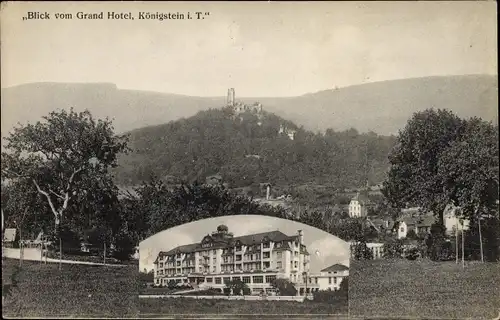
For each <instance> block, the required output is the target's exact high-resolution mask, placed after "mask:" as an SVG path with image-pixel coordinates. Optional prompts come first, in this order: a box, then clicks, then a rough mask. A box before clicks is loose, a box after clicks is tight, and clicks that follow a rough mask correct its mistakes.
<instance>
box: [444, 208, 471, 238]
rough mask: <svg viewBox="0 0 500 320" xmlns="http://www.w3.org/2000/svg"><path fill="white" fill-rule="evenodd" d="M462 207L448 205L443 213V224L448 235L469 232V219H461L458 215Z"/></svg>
mask: <svg viewBox="0 0 500 320" xmlns="http://www.w3.org/2000/svg"><path fill="white" fill-rule="evenodd" d="M459 212H460V207H456V206H453V205H448V206H446V208H445V209H444V212H443V223H444V227H445V228H446V233H447V234H448V235H451V234H454V233H455V232H456V231H457V230H458V231H459V232H460V231H462V230H468V229H469V224H470V221H469V220H468V219H460V217H459V215H458V213H459Z"/></svg>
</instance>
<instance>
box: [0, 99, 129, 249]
mask: <svg viewBox="0 0 500 320" xmlns="http://www.w3.org/2000/svg"><path fill="white" fill-rule="evenodd" d="M5 140H6V141H7V143H6V146H5V149H6V152H2V178H4V177H5V178H8V179H11V180H13V181H14V183H16V182H18V183H27V182H29V183H32V184H33V185H34V186H35V188H36V190H37V191H38V193H39V194H41V195H42V196H43V197H44V198H45V200H46V203H47V204H48V206H49V207H50V209H51V211H52V213H53V216H54V224H55V226H56V229H57V228H58V227H59V226H60V223H61V220H62V219H63V217H64V216H65V214H66V212H67V210H68V207H69V206H70V204H71V201H72V200H73V199H74V198H75V197H76V196H77V195H78V193H80V192H83V191H84V190H82V189H80V188H79V187H78V185H79V184H78V182H79V181H81V180H82V179H83V178H84V177H89V176H90V175H91V174H95V173H96V172H99V173H101V174H107V173H108V168H110V167H113V166H116V157H117V154H118V153H120V152H123V151H126V150H127V139H126V137H124V136H117V135H115V134H114V130H113V126H112V123H111V121H109V120H108V119H105V120H97V121H96V120H95V119H94V118H93V117H92V115H91V114H90V112H88V111H84V112H80V113H77V112H75V111H73V109H71V110H70V111H69V112H67V111H65V110H61V111H54V112H51V113H50V114H49V115H48V116H45V117H43V122H42V121H39V122H37V123H36V124H27V125H24V126H19V127H17V128H15V129H14V131H13V132H12V133H11V134H10V135H9V136H8V137H6V138H5ZM59 239H61V238H59ZM60 248H61V249H62V245H61V240H60ZM60 252H61V251H60Z"/></svg>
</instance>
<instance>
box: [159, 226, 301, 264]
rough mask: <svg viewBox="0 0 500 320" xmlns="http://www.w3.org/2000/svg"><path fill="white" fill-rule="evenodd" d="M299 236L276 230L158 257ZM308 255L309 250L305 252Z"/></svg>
mask: <svg viewBox="0 0 500 320" xmlns="http://www.w3.org/2000/svg"><path fill="white" fill-rule="evenodd" d="M206 237H210V238H212V237H211V236H210V235H207V236H205V237H204V239H205V238H206ZM297 237H298V236H297V235H293V236H288V235H286V234H284V233H283V232H281V231H278V230H275V231H270V232H262V233H255V234H249V235H244V236H239V237H234V238H228V239H213V241H212V243H213V244H214V245H213V246H211V247H210V248H204V247H202V244H201V242H199V243H192V244H186V245H182V246H178V247H175V248H173V249H171V250H169V251H160V253H159V254H158V256H159V257H160V256H169V255H173V254H177V253H190V252H195V251H203V250H213V249H221V248H227V247H232V246H234V245H236V243H237V242H240V243H241V244H242V245H246V246H249V245H256V244H260V243H262V242H264V239H269V241H273V242H280V241H293V240H296V239H297ZM304 251H305V252H306V253H307V250H304Z"/></svg>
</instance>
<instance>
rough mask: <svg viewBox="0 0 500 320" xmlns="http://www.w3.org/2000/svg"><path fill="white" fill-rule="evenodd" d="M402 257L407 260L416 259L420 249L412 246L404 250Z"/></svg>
mask: <svg viewBox="0 0 500 320" xmlns="http://www.w3.org/2000/svg"><path fill="white" fill-rule="evenodd" d="M404 257H405V258H406V259H408V260H417V258H419V257H420V250H419V249H418V248H417V247H416V246H412V247H410V248H408V249H406V250H405V251H404Z"/></svg>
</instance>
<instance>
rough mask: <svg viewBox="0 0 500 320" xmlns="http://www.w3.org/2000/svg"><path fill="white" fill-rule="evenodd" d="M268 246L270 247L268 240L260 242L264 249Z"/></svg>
mask: <svg viewBox="0 0 500 320" xmlns="http://www.w3.org/2000/svg"><path fill="white" fill-rule="evenodd" d="M269 247H270V244H269V242H265V243H263V244H262V248H264V249H267V248H269Z"/></svg>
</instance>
